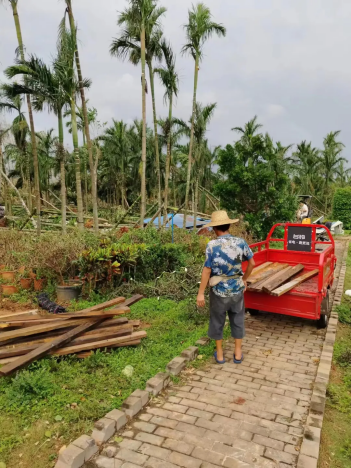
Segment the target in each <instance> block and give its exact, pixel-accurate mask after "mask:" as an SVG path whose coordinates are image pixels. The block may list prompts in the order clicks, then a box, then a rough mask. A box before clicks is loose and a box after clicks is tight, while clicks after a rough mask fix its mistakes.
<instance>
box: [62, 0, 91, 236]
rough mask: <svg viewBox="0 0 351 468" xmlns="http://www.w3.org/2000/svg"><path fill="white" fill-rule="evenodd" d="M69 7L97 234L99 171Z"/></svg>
mask: <svg viewBox="0 0 351 468" xmlns="http://www.w3.org/2000/svg"><path fill="white" fill-rule="evenodd" d="M65 2H66V5H67V10H66V12H67V13H68V17H69V24H70V28H71V35H72V39H73V43H74V49H75V51H74V53H75V62H76V68H77V74H78V83H79V90H80V96H81V100H82V111H83V117H84V129H85V137H86V139H87V144H88V156H89V166H90V175H91V195H92V202H93V219H94V230H95V232H96V233H98V232H99V219H98V218H99V213H98V200H97V170H96V166H97V164H96V161H94V156H93V146H92V141H91V138H90V129H89V119H88V111H87V104H86V99H85V92H84V88H85V87H86V80H84V79H83V74H82V68H81V65H80V57H79V51H78V40H77V27H76V24H75V20H74V16H73V10H72V0H65ZM64 23H65V18H64V20H63V23H62V26H61V31H63V33H64V31H65V27H64Z"/></svg>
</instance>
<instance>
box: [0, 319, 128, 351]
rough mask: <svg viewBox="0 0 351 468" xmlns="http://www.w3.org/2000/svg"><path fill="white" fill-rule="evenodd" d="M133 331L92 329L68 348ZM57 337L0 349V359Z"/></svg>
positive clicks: (122, 328) (120, 328)
mask: <svg viewBox="0 0 351 468" xmlns="http://www.w3.org/2000/svg"><path fill="white" fill-rule="evenodd" d="M133 331H134V328H133V326H132V325H130V324H128V325H123V326H121V327H108V328H102V329H94V330H92V331H90V332H85V333H83V334H82V335H81V336H80V337H78V338H76V339H75V340H73V341H71V342H70V343H69V346H71V345H72V346H73V345H78V344H83V343H90V342H91V341H100V340H102V339H107V338H114V337H118V336H125V335H131V334H132V333H133ZM56 338H57V337H55V336H54V337H52V338H47V339H46V340H44V341H42V342H39V343H32V344H26V343H24V344H22V345H21V346H13V347H10V346H9V347H8V348H5V349H0V359H3V358H8V357H13V356H23V355H24V354H27V353H29V352H30V351H33V350H34V349H37V348H38V346H41V345H42V344H44V343H51V342H53V341H54V340H55V339H56ZM51 354H53V353H51Z"/></svg>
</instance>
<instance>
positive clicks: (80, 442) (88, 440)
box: [72, 435, 99, 461]
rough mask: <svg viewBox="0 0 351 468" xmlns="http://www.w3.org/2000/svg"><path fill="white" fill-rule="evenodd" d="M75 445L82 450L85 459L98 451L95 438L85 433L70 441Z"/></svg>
mask: <svg viewBox="0 0 351 468" xmlns="http://www.w3.org/2000/svg"><path fill="white" fill-rule="evenodd" d="M72 444H73V445H75V446H76V447H78V448H80V449H82V450H84V459H85V461H87V460H89V459H90V458H91V457H92V456H93V455H95V454H96V452H98V451H99V447H98V446H97V445H96V443H95V440H94V439H93V438H92V437H89V436H87V435H82V436H80V437H79V438H78V439H76V440H74V441H73V442H72Z"/></svg>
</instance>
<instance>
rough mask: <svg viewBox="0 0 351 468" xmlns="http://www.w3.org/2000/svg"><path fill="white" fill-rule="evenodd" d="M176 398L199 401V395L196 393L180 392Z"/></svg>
mask: <svg viewBox="0 0 351 468" xmlns="http://www.w3.org/2000/svg"><path fill="white" fill-rule="evenodd" d="M176 396H177V397H179V398H186V399H187V400H197V398H198V396H199V395H198V394H196V393H191V392H182V391H179V392H177V395H176Z"/></svg>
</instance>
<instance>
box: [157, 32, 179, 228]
mask: <svg viewBox="0 0 351 468" xmlns="http://www.w3.org/2000/svg"><path fill="white" fill-rule="evenodd" d="M161 48H162V52H163V56H164V59H165V62H166V66H165V67H162V68H156V69H155V70H154V71H155V73H157V74H158V76H159V78H160V80H161V83H162V84H163V86H164V87H165V90H166V91H165V94H164V100H165V102H167V100H168V103H169V112H168V121H166V128H165V130H166V131H165V133H167V158H166V174H165V194H164V213H165V215H164V223H167V219H168V214H167V211H168V190H169V174H170V165H171V153H172V146H171V143H172V119H173V97H174V96H175V97H177V96H178V90H179V77H178V73H177V71H176V58H175V55H174V53H173V51H172V48H171V45H170V44H168V43H167V42H166V41H163V42H162V44H161Z"/></svg>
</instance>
